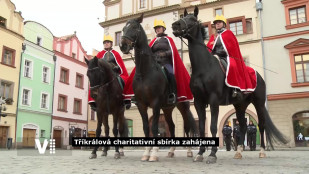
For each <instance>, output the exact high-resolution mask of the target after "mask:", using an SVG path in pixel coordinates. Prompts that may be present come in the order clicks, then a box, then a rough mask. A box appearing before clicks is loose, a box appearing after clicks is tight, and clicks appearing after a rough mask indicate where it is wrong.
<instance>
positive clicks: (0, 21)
mask: <svg viewBox="0 0 309 174" xmlns="http://www.w3.org/2000/svg"><path fill="white" fill-rule="evenodd" d="M0 26H1V27H6V19H5V18H4V17H2V16H0Z"/></svg>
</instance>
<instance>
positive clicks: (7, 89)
mask: <svg viewBox="0 0 309 174" xmlns="http://www.w3.org/2000/svg"><path fill="white" fill-rule="evenodd" d="M12 96H13V83H12V82H7V81H4V80H2V81H1V88H0V97H2V98H4V99H8V98H12ZM7 104H8V102H7Z"/></svg>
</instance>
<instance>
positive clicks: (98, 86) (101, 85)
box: [88, 67, 116, 90]
mask: <svg viewBox="0 0 309 174" xmlns="http://www.w3.org/2000/svg"><path fill="white" fill-rule="evenodd" d="M96 69H99V71H101V72H103V71H102V70H101V69H100V68H99V67H95V68H91V69H88V71H93V70H96ZM115 79H116V78H115V77H113V79H112V80H110V81H109V82H106V83H105V84H100V85H96V86H90V90H93V89H96V88H104V87H105V86H108V85H109V84H111V83H112V82H113V81H114V80H115Z"/></svg>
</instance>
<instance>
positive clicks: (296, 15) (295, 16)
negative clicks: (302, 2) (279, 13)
mask: <svg viewBox="0 0 309 174" xmlns="http://www.w3.org/2000/svg"><path fill="white" fill-rule="evenodd" d="M289 14H290V25H293V24H299V23H304V22H306V21H307V20H306V6H302V7H297V8H293V9H290V10H289Z"/></svg>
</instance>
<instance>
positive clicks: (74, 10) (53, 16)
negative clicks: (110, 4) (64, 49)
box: [11, 0, 105, 55]
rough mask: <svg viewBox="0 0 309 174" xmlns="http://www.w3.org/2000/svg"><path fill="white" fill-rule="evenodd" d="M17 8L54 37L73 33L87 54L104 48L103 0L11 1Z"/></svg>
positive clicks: (25, 17)
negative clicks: (101, 24) (100, 23)
mask: <svg viewBox="0 0 309 174" xmlns="http://www.w3.org/2000/svg"><path fill="white" fill-rule="evenodd" d="M11 1H12V2H13V3H14V4H15V6H16V11H21V12H22V17H23V18H24V21H27V20H31V21H35V22H38V23H40V24H42V25H44V26H45V27H46V28H48V29H49V30H50V31H51V32H52V34H53V35H54V36H57V37H59V36H64V35H69V34H73V33H74V31H76V35H77V37H78V39H79V40H80V42H81V44H82V46H83V48H84V49H85V51H87V54H90V55H91V54H92V49H93V48H94V49H97V50H99V51H100V50H102V49H103V44H102V41H103V34H104V32H103V31H104V30H103V28H102V27H101V26H100V25H99V22H102V21H104V16H105V12H104V10H105V7H104V5H103V3H102V2H103V0H11Z"/></svg>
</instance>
